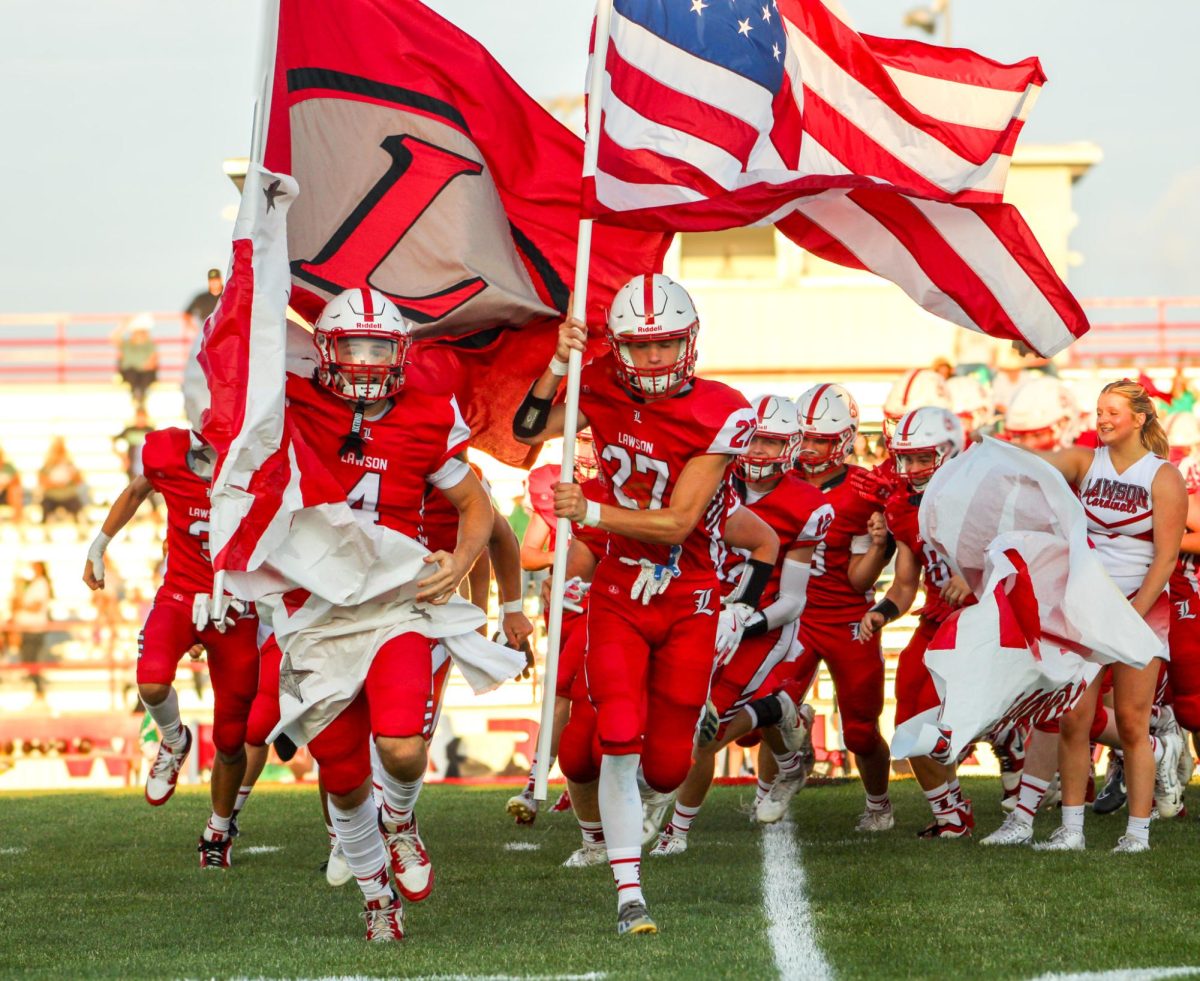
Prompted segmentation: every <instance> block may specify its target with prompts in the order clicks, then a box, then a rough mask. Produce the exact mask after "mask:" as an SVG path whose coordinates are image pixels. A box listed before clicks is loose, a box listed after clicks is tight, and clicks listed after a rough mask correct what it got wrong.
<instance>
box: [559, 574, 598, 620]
mask: <svg viewBox="0 0 1200 981" xmlns="http://www.w3.org/2000/svg"><path fill="white" fill-rule="evenodd" d="M591 588H592V584H591V583H590V582H584V581H583V580H582V579H581V578H580V577H579V576H575V577H574V578H571V579H568V580H567V581H566V582H565V583H563V609H564V610H570V611H571V612H572V613H582V612H583V601H584V599H585V598H586V597H587V594H588V590H589V589H591Z"/></svg>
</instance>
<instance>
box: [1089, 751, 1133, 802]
mask: <svg viewBox="0 0 1200 981" xmlns="http://www.w3.org/2000/svg"><path fill="white" fill-rule="evenodd" d="M1126 796H1127V795H1126V791H1125V757H1123V756H1122V755H1120V754H1119V753H1114V752H1113V751H1112V750H1111V749H1110V750H1109V751H1108V770H1107V772H1106V773H1105V776H1104V786H1103V787H1102V788H1101V790H1100V793H1098V794H1097V795H1096V800H1095V801H1094V802H1093V803H1092V812H1093V813H1095V814H1112V813H1113V812H1114V811H1119V810H1120V809H1121V808H1122V807H1124V806H1125V799H1126Z"/></svg>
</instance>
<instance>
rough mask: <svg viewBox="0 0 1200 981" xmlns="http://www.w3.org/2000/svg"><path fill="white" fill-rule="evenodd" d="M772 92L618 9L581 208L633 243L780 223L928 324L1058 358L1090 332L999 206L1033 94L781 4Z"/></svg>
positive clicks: (995, 74)
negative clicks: (628, 230)
mask: <svg viewBox="0 0 1200 981" xmlns="http://www.w3.org/2000/svg"><path fill="white" fill-rule="evenodd" d="M778 12H779V14H780V15H782V16H783V18H784V25H785V30H786V34H787V39H788V43H787V46H786V50H785V52H784V66H785V69H784V85H783V87H782V89H781V91H780V92H779V93H778V94H777V95H775V96H774V97H772V95H771V93H770V92H769V91H768V90H767V89H765V88H763V87H762V86H760V85H757V84H756V83H754V82H752V81H749V80H748V79H746V78H744V77H742V76H740V75H738V74H736V73H734V72H731V71H728V70H726V69H724V68H722V67H720V66H719V65H714V64H711V63H709V62H706V61H704V60H703V59H701V58H697V57H695V56H694V55H692V54H690V53H688V52H686V51H683V50H681V49H679V48H676V47H674V46H673V45H671V44H669V43H668V42H666V41H664V40H662V39H660V38H658V37H657V36H655V35H654V34H653V33H652V32H650V31H648V30H646V29H645V28H643V27H641V26H640V25H638V24H636V23H634V22H632V21H630V20H628V19H626V18H624V17H622V16H621V14H620V13H619V12H616V11H614V13H613V18H612V33H611V38H610V43H609V47H608V53H607V58H606V65H605V67H606V74H605V79H604V96H603V98H604V116H603V123H602V126H601V131H600V133H599V134H598V145H599V156H598V163H597V169H596V175H595V178H594V179H590V178H589V179H588V180H587V181H586V182H585V183H586V185H587V186H586V194H587V198H588V201H587V203H588V208H589V210H590V212H591V213H592V215H593V216H594V217H596V218H597V219H599V220H602V221H607V222H611V223H614V224H623V225H628V226H632V227H640V228H653V229H669V230H681V231H711V230H716V229H720V228H729V227H736V226H741V225H748V224H772V223H778V224H779V225H780V229H781V230H782V231H783V232H784V233H785V234H787V235H788V236H789V237H790V238H792V239H793V241H795V242H797V244H799V245H801V246H802V247H804V248H806V249H808V250H810V251H813V252H815V253H816V254H818V255H820V256H821V257H822V258H825V259H828V260H831V261H833V262H837V263H840V264H842V265H847V266H851V267H854V268H859V269H864V270H867V271H870V272H873V273H875V274H877V275H880V276H882V277H884V278H886V279H889V280H891V281H892V282H894V283H896V284H897V285H898V286H900V288H901V289H903V290H904V291H905V292H906V293H907V294H908V295H909V296H910V297H912V298H913V300H915V301H916V302H917V303H918V304H920V305H921V306H922V307H924V308H925V309H927V310H929V311H930V312H931V313H934V314H936V315H938V316H940V317H943V318H945V319H947V320H950V321H952V322H953V323H956V324H959V325H960V326H963V327H966V328H968V329H970V330H975V331H980V332H983V333H986V334H990V335H992V336H996V337H1003V338H1007V339H1010V340H1020V341H1023V342H1024V343H1026V344H1028V345H1029V346H1030V347H1032V348H1034V349H1035V350H1037V351H1039V352H1041V353H1043V354H1046V355H1050V354H1054V353H1057V352H1058V351H1061V350H1063V349H1064V348H1065V347H1067V346H1068V345H1069V344H1070V343H1071V342H1072V341H1073V340H1074V339H1075V338H1076V337H1079V336H1080V335H1081V334H1083V333H1084V332H1085V331H1086V330H1087V329H1088V323H1087V318H1086V316H1085V315H1084V313H1083V310H1082V309H1081V307H1080V306H1079V304H1078V303H1077V302H1076V300H1075V299H1074V297H1073V296H1071V294H1070V292H1069V291H1068V290H1067V288H1066V286H1065V285H1064V284H1063V282H1062V281H1061V279H1060V278H1059V276H1058V275H1057V273H1056V272H1055V271H1054V269H1053V268H1052V267H1051V266H1050V263H1049V261H1048V260H1047V259H1046V256H1045V254H1044V253H1043V251H1042V249H1041V248H1040V246H1039V245H1038V243H1037V240H1036V239H1035V238H1034V236H1033V234H1032V232H1031V231H1030V230H1029V228H1028V226H1027V225H1026V224H1025V222H1024V221H1023V219H1022V218H1021V216H1020V214H1019V212H1017V211H1016V209H1015V208H1012V207H1011V206H1008V205H1004V204H1003V203H1002V195H1003V191H1004V184H1005V180H1006V178H1007V176H1008V170H1009V165H1010V163H1011V159H1012V152H1013V148H1014V147H1015V145H1016V141H1017V137H1018V136H1019V134H1020V132H1021V129H1022V127H1023V126H1024V123H1025V119H1026V118H1027V116H1028V114H1029V112H1030V110H1031V109H1032V107H1033V104H1034V103H1035V102H1036V100H1037V96H1038V94H1039V92H1040V91H1041V86H1042V84H1043V82H1044V81H1045V76H1044V75H1043V73H1042V69H1041V66H1040V65H1039V63H1038V61H1037V59H1036V58H1029V59H1026V60H1024V61H1021V62H1018V63H1016V64H1013V65H1003V64H1000V63H997V62H995V61H992V60H991V59H988V58H985V57H983V56H981V55H978V54H975V53H974V52H971V51H966V50H963V49H959V48H941V47H937V46H935V45H929V44H922V43H919V42H915V41H906V40H891V39H887V38H876V37H865V36H862V35H859V34H857V33H856V32H855V31H854V30H853V28H852V27H851V26H850V25H849V23H848V22H847V19H846V17H845V15H844V13H843V12H842V11H841V10H840V8H839V7H837V5H836V3H834V2H832V0H828V2H826V0H778Z"/></svg>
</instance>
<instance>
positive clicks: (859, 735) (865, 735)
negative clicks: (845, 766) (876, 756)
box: [842, 716, 883, 756]
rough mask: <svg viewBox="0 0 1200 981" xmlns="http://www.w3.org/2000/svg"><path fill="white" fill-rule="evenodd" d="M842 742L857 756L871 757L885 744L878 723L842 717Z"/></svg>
mask: <svg viewBox="0 0 1200 981" xmlns="http://www.w3.org/2000/svg"><path fill="white" fill-rule="evenodd" d="M842 741H843V742H844V743H845V744H846V749H848V750H850V752H851V753H854V754H855V755H856V756H870V755H871V754H872V753H874V752H875V750H877V749H878V748H879V746H880V744H881V743H882V742H883V736H882V735H881V734H880V732H879V725H878V723H874V722H866V721H863V720H857V719H854V720H851V719H847V718H846V717H845V716H842Z"/></svg>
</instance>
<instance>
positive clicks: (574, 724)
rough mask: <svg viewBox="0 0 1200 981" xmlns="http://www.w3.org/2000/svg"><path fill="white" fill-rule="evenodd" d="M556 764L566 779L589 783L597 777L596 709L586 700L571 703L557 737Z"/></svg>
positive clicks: (598, 751)
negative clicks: (568, 713) (564, 722)
mask: <svg viewBox="0 0 1200 981" xmlns="http://www.w3.org/2000/svg"><path fill="white" fill-rule="evenodd" d="M558 765H559V768H560V769H561V770H562V772H563V776H565V777H566V778H567V779H568V780H573V781H574V782H575V783H591V782H592V781H594V780H598V779H599V778H600V744H599V742H598V741H597V738H596V710H595V709H594V708H593V707H592V705H591V703H590V702H588V701H587V700H586V699H581V700H576V701H574V702H572V703H571V717H570V719H568V721H567V724H566V726H565V727H564V728H563V731H562V735H561V736H560V737H559V740H558Z"/></svg>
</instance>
